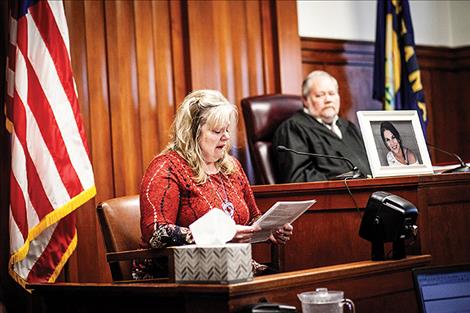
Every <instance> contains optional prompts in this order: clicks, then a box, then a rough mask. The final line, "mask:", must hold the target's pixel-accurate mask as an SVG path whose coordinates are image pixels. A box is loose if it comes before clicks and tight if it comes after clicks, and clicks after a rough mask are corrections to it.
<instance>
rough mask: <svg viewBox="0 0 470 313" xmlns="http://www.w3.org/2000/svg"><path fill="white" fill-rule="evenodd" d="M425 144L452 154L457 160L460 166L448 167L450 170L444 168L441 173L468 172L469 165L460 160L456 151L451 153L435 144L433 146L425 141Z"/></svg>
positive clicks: (469, 169)
mask: <svg viewBox="0 0 470 313" xmlns="http://www.w3.org/2000/svg"><path fill="white" fill-rule="evenodd" d="M426 145H428V147H431V148H433V149H436V150H437V151H439V152H442V153H445V154H447V155H450V156H453V157H454V158H456V159H457V160H459V163H460V166H458V167H456V168H453V169H450V170H445V171H443V172H442V173H468V172H470V166H468V165H467V164H465V162H464V161H462V159H461V158H460V157H459V156H458V155H457V154H456V153H452V152H448V151H445V150H442V149H440V148H438V147H436V146H434V145H432V144H430V143H426Z"/></svg>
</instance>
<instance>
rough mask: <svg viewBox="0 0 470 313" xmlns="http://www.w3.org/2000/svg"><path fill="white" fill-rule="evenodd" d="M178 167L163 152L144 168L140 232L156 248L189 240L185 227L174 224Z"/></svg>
mask: <svg viewBox="0 0 470 313" xmlns="http://www.w3.org/2000/svg"><path fill="white" fill-rule="evenodd" d="M176 171H177V169H176V168H175V166H174V165H173V164H172V163H171V162H170V160H169V158H168V157H166V156H165V155H162V156H158V157H156V158H155V159H154V160H153V161H152V162H151V163H150V165H149V167H148V168H147V171H146V172H145V175H144V177H143V179H142V183H141V186H140V212H141V225H140V227H141V231H142V240H143V242H144V244H147V245H149V246H150V247H154V248H159V247H164V246H169V245H182V244H187V243H192V242H193V241H192V236H191V233H190V231H189V229H188V228H185V227H180V226H178V225H175V223H176V218H177V216H178V212H179V204H180V188H179V184H178V181H177V179H176V175H175V173H176Z"/></svg>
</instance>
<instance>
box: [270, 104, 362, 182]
mask: <svg viewBox="0 0 470 313" xmlns="http://www.w3.org/2000/svg"><path fill="white" fill-rule="evenodd" d="M336 125H337V126H338V127H339V129H340V131H341V133H342V139H340V138H339V137H338V136H337V135H336V134H335V133H334V132H333V131H331V130H330V129H328V128H327V127H326V126H325V125H323V124H321V123H320V122H318V121H317V120H316V119H315V118H314V117H313V116H311V115H309V114H307V113H305V112H304V111H303V110H301V111H299V112H297V113H296V114H294V116H292V117H291V118H290V119H288V120H287V121H284V123H282V124H281V125H280V126H279V128H278V129H277V130H276V133H275V135H274V138H273V148H274V149H273V152H274V160H275V163H276V164H277V174H278V178H279V180H280V182H282V183H288V182H308V181H321V180H329V179H334V178H335V177H336V176H337V175H339V174H343V173H346V172H348V171H350V170H351V167H350V166H349V164H348V163H347V162H346V161H344V160H338V159H332V158H322V157H313V156H305V155H297V154H294V153H292V152H286V151H277V150H276V149H275V148H276V147H277V146H280V145H282V146H285V147H288V148H290V149H293V150H297V151H303V152H310V153H321V154H326V155H332V156H340V157H345V158H347V159H349V160H351V162H352V163H353V164H354V165H355V166H357V168H358V169H359V170H360V171H361V173H362V174H363V175H364V176H366V175H369V174H370V168H369V163H368V161H367V154H366V151H365V148H364V145H363V142H362V137H361V134H360V132H359V131H358V129H357V127H356V126H355V125H354V124H353V123H351V122H349V121H347V120H344V119H342V118H338V120H337V122H336Z"/></svg>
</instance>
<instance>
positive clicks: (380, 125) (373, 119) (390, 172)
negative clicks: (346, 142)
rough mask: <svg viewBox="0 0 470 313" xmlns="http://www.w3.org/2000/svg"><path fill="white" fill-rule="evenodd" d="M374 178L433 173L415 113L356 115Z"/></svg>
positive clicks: (366, 113) (366, 112) (358, 113)
mask: <svg viewBox="0 0 470 313" xmlns="http://www.w3.org/2000/svg"><path fill="white" fill-rule="evenodd" d="M357 117H358V120H359V126H360V128H361V132H362V137H363V140H364V145H365V147H366V151H367V157H368V159H369V165H370V169H371V171H372V176H373V177H386V176H402V175H415V174H432V173H433V169H432V164H431V159H430V158H429V153H428V149H427V146H426V141H425V140H424V135H423V131H422V129H421V124H420V123H419V117H418V113H417V112H416V111H359V112H357Z"/></svg>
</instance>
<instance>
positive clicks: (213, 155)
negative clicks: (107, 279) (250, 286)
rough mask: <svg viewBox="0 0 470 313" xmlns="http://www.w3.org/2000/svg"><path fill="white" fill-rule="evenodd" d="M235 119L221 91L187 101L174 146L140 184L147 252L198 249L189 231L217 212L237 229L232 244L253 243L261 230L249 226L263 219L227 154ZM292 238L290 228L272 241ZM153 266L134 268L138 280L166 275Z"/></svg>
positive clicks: (179, 114) (242, 175)
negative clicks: (178, 247) (185, 247)
mask: <svg viewBox="0 0 470 313" xmlns="http://www.w3.org/2000/svg"><path fill="white" fill-rule="evenodd" d="M236 117H237V110H236V107H235V106H234V105H233V104H231V103H229V102H228V101H227V100H226V99H225V97H224V96H223V95H222V94H221V93H220V92H218V91H214V90H199V91H195V92H192V93H190V94H189V95H188V96H187V97H186V98H185V99H184V101H183V103H182V104H181V106H180V107H179V109H178V112H177V113H176V117H175V120H174V122H173V125H172V128H171V138H170V144H169V145H168V147H167V148H166V149H165V150H164V151H163V152H162V153H161V154H160V155H158V156H156V157H155V158H154V159H153V160H152V162H151V163H150V165H149V166H148V168H147V170H146V172H145V175H144V177H143V179H142V182H141V186H140V210H141V230H142V240H143V247H146V248H147V247H152V248H161V247H166V246H175V245H184V244H192V243H194V240H193V238H192V234H191V231H190V229H189V225H190V224H191V223H193V222H194V221H195V220H197V219H198V218H200V217H201V216H203V215H204V214H205V213H207V212H208V211H209V210H211V209H213V208H219V209H221V210H223V211H224V212H225V213H226V214H228V215H229V216H230V217H231V218H232V219H233V220H234V221H235V223H236V224H237V226H236V234H235V236H234V237H233V239H232V240H231V242H249V241H250V239H251V238H252V236H253V233H254V232H256V231H258V230H259V229H257V228H255V227H254V226H251V225H252V223H253V222H254V220H256V219H257V218H258V217H259V216H260V215H261V214H260V211H259V209H258V207H257V206H256V202H255V199H254V196H253V192H252V190H251V187H250V185H249V182H248V179H247V177H246V175H245V173H244V171H243V169H242V167H241V165H240V163H239V162H238V160H236V159H235V158H234V157H232V156H230V155H229V154H228V151H230V128H231V123H233V122H236ZM291 234H292V226H291V225H290V224H286V225H284V227H282V228H280V229H279V230H277V231H276V232H274V233H273V234H272V236H271V238H270V240H271V241H272V242H273V243H275V244H284V243H286V242H287V240H289V238H290V236H291ZM155 263H156V262H155ZM155 263H153V262H152V261H151V260H145V261H143V262H140V263H136V264H134V268H133V276H134V278H135V279H142V278H152V277H156V276H158V274H159V272H162V271H163V269H162V268H158V267H157V264H155ZM259 266H260V265H259V264H257V263H255V262H254V270H255V273H256V272H259V271H260V270H262V268H260V267H259ZM164 267H165V266H163V268H164Z"/></svg>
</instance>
